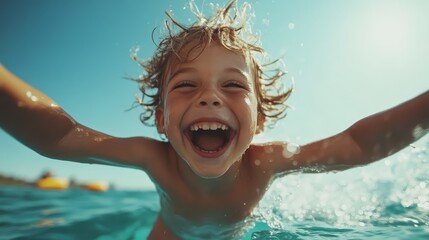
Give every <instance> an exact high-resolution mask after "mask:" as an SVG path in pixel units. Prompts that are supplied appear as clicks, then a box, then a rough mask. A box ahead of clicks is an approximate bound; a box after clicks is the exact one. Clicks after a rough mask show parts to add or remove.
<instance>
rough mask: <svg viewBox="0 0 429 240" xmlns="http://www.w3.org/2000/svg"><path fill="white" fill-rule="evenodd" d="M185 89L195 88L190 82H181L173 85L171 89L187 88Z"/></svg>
mask: <svg viewBox="0 0 429 240" xmlns="http://www.w3.org/2000/svg"><path fill="white" fill-rule="evenodd" d="M187 87H195V83H193V82H191V81H182V82H179V83H177V84H176V85H174V87H173V89H177V88H187Z"/></svg>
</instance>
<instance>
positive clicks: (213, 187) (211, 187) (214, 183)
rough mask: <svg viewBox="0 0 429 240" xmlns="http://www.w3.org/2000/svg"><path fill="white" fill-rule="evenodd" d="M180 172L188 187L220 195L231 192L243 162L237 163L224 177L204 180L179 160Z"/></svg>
mask: <svg viewBox="0 0 429 240" xmlns="http://www.w3.org/2000/svg"><path fill="white" fill-rule="evenodd" d="M178 161H179V164H178V171H179V174H180V175H181V176H182V179H184V181H185V182H186V184H187V185H188V186H191V187H192V188H193V189H195V190H197V191H198V192H203V193H220V192H226V191H228V190H230V188H231V187H232V186H233V184H234V182H235V181H236V180H237V179H238V177H239V175H240V165H241V164H242V162H241V160H239V161H237V162H235V163H234V164H233V165H232V166H231V167H230V168H229V169H228V171H226V172H225V173H224V174H223V175H221V176H219V177H214V178H204V177H201V176H199V175H198V174H196V173H195V172H194V171H193V170H192V169H191V167H190V166H189V165H188V164H187V163H186V162H185V161H184V160H181V159H179V160H178Z"/></svg>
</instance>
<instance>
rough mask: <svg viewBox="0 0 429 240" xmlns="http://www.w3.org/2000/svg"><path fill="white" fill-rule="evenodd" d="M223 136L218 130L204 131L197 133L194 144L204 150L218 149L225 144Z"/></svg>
mask: <svg viewBox="0 0 429 240" xmlns="http://www.w3.org/2000/svg"><path fill="white" fill-rule="evenodd" d="M223 142H224V141H223V138H222V136H221V134H218V133H216V131H202V132H201V133H198V134H196V136H195V138H194V144H195V145H197V146H198V147H199V148H201V149H202V150H206V151H216V150H218V149H219V148H221V147H222V145H223Z"/></svg>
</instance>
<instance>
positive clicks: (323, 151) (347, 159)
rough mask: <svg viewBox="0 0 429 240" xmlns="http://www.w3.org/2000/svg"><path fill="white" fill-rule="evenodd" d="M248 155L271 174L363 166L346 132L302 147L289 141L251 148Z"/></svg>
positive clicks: (335, 169) (358, 151) (356, 147)
mask: <svg viewBox="0 0 429 240" xmlns="http://www.w3.org/2000/svg"><path fill="white" fill-rule="evenodd" d="M249 156H250V158H252V159H253V161H255V162H257V163H258V164H260V165H261V166H262V167H264V168H267V169H268V170H269V171H271V172H272V174H274V175H284V174H288V173H292V172H296V171H301V172H322V171H338V170H344V169H348V168H351V167H355V166H360V165H363V164H365V162H362V161H361V159H363V157H362V152H361V150H360V148H359V147H358V146H357V145H356V144H355V142H354V141H353V139H352V138H351V137H350V136H349V134H348V133H347V132H342V133H340V134H337V135H334V136H332V137H328V138H326V139H322V140H319V141H315V142H312V143H309V144H305V145H298V144H294V143H290V142H268V143H264V144H257V145H252V146H251V147H250V148H249Z"/></svg>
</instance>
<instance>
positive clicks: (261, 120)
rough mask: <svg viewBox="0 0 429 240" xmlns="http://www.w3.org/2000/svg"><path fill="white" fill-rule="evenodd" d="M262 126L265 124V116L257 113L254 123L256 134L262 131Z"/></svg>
mask: <svg viewBox="0 0 429 240" xmlns="http://www.w3.org/2000/svg"><path fill="white" fill-rule="evenodd" d="M264 126H265V116H264V115H262V114H260V113H258V119H257V123H256V134H259V133H261V132H263V131H264Z"/></svg>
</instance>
